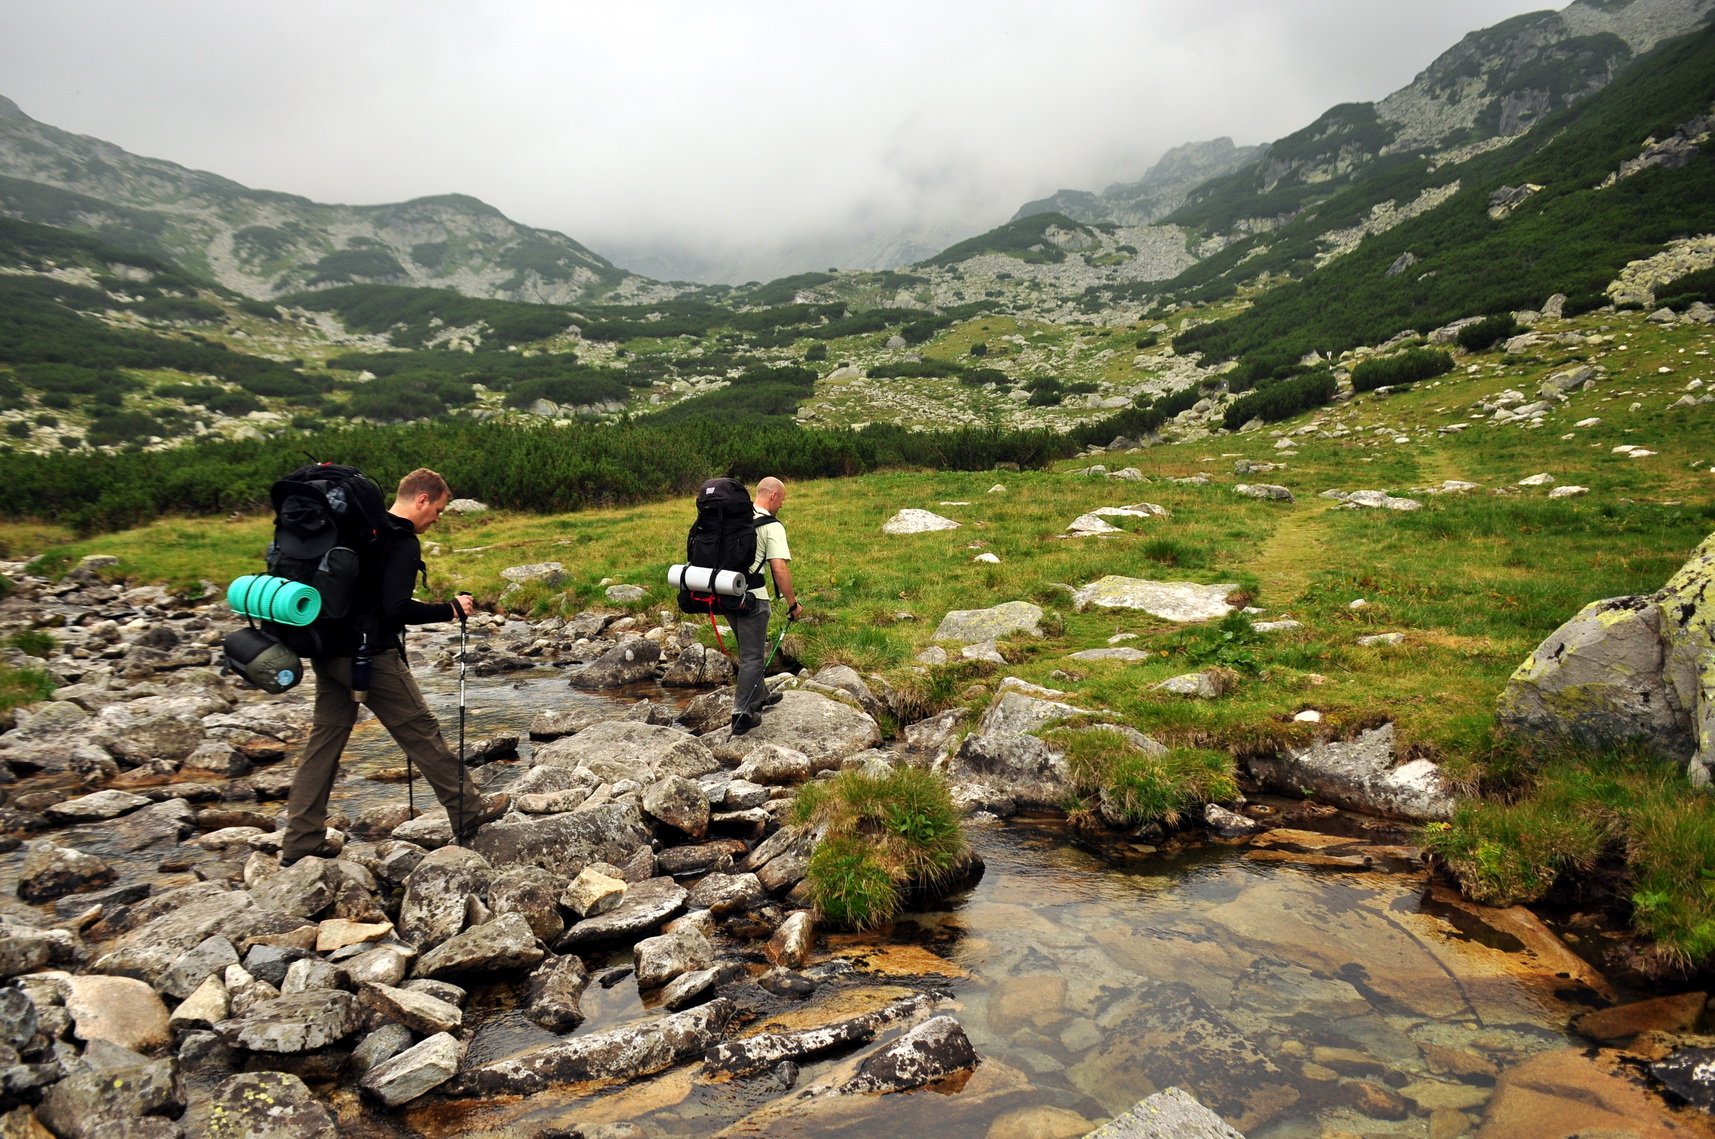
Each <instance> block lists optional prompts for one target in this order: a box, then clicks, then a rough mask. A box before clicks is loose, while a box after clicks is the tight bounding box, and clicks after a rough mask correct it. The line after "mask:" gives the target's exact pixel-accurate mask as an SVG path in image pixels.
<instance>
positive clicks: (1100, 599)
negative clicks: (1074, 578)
mask: <svg viewBox="0 0 1715 1139" xmlns="http://www.w3.org/2000/svg"><path fill="white" fill-rule="evenodd" d="M1237 588H1238V586H1237V585H1235V584H1234V583H1232V582H1219V583H1216V584H1215V585H1197V584H1196V583H1194V582H1189V581H1148V580H1146V579H1144V578H1136V577H1118V576H1115V575H1112V574H1110V575H1108V576H1107V577H1104V578H1102V579H1101V580H1099V581H1094V582H1091V583H1090V584H1089V585H1086V586H1084V587H1083V588H1082V589H1079V590H1078V591H1076V592H1075V593H1073V595H1072V603H1073V604H1074V605H1075V606H1077V608H1078V609H1079V610H1080V611H1082V610H1085V609H1088V608H1089V607H1090V606H1092V605H1096V606H1100V607H1101V608H1103V609H1141V610H1143V611H1144V612H1145V613H1148V614H1150V615H1151V616H1153V617H1160V618H1161V619H1162V620H1164V621H1178V622H1182V623H1183V622H1190V621H1211V620H1214V619H1215V618H1217V617H1225V616H1226V615H1227V614H1228V613H1231V612H1232V611H1233V607H1232V606H1231V605H1229V604H1227V595H1228V594H1229V593H1231V592H1233V590H1235V589H1237Z"/></svg>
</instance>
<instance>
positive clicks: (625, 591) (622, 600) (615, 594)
mask: <svg viewBox="0 0 1715 1139" xmlns="http://www.w3.org/2000/svg"><path fill="white" fill-rule="evenodd" d="M605 596H606V597H607V599H608V600H609V601H611V602H613V603H614V604H615V605H631V604H634V603H636V602H638V601H642V600H643V599H644V598H645V597H648V596H649V591H648V590H647V589H644V588H643V587H642V586H641V585H610V586H608V587H607V590H606V592H605Z"/></svg>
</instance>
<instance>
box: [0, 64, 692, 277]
mask: <svg viewBox="0 0 1715 1139" xmlns="http://www.w3.org/2000/svg"><path fill="white" fill-rule="evenodd" d="M0 169H4V170H5V171H6V174H5V176H3V177H0V213H4V214H7V215H9V216H12V217H18V218H23V219H25V220H28V221H33V222H38V223H41V224H44V225H53V226H60V227H63V228H67V229H74V230H80V231H84V232H90V233H95V234H98V235H99V236H101V237H102V238H104V239H105V240H107V241H109V242H111V243H113V244H116V245H122V246H128V247H132V248H138V249H143V250H146V251H148V252H151V253H156V254H159V255H161V256H164V257H167V258H170V259H171V260H173V261H176V262H177V263H179V264H181V265H184V266H185V267H186V268H187V269H190V270H191V271H193V272H196V273H200V274H203V275H205V276H207V277H208V278H209V279H211V280H213V281H217V282H219V283H220V284H222V285H225V286H227V287H228V288H231V289H235V290H237V291H239V292H241V293H245V294H248V295H250V296H256V297H273V296H278V295H280V294H282V293H287V292H292V291H295V290H298V289H303V288H314V287H318V286H322V285H343V284H352V283H375V284H395V285H419V286H426V287H434V288H446V289H453V290H455V291H457V292H461V293H465V294H467V295H470V296H482V297H496V298H501V299H505V300H518V301H537V302H555V303H562V302H570V301H578V300H584V299H588V298H594V297H605V296H610V295H611V296H616V297H645V296H649V295H653V294H657V293H659V292H661V291H662V290H661V288H660V286H657V285H656V284H655V283H654V282H651V281H649V280H647V279H645V278H641V277H637V276H635V275H633V274H630V273H627V272H625V271H624V270H621V269H618V268H615V267H614V266H613V265H612V264H611V263H610V262H608V261H607V260H606V259H605V258H603V257H600V256H598V255H596V254H595V253H592V252H591V251H590V250H588V249H586V248H584V247H583V246H582V245H580V244H578V243H577V242H576V241H573V240H572V239H571V238H569V237H567V236H565V235H564V234H561V233H555V232H553V231H552V230H544V229H533V228H531V227H529V226H523V225H520V224H518V223H517V222H514V221H512V220H511V219H509V218H507V217H506V216H505V215H504V214H502V213H501V212H500V211H498V210H496V209H495V208H494V207H492V206H489V205H487V204H486V203H484V202H481V201H478V200H477V199H475V198H471V197H466V196H464V195H458V194H449V195H443V196H439V197H430V198H418V199H415V200H413V201H409V202H403V203H398V204H391V205H380V206H341V205H329V204H324V203H320V202H313V201H310V200H309V199H308V198H301V197H298V196H296V195H292V194H280V193H272V192H269V191H264V190H252V189H250V188H248V187H246V186H242V185H240V184H239V183H237V182H233V181H231V180H229V179H226V178H222V177H220V176H218V175H215V174H209V173H206V172H204V171H200V170H191V169H188V168H186V167H183V166H179V165H177V164H176V163H172V162H166V161H162V160H160V159H155V158H145V157H142V156H140V155H135V154H131V153H129V152H128V151H125V150H123V149H121V148H119V147H117V146H114V145H113V144H112V143H108V142H103V141H102V140H100V139H96V138H89V137H87V136H85V135H77V134H72V133H70V132H68V131H62V130H59V129H58V128H56V127H52V126H49V125H47V124H46V123H40V122H37V121H36V120H35V119H32V118H30V117H29V116H28V115H26V114H25V113H24V112H23V111H21V110H20V109H19V108H18V106H17V104H15V103H13V102H11V101H10V100H7V99H4V98H0Z"/></svg>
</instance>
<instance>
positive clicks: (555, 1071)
mask: <svg viewBox="0 0 1715 1139" xmlns="http://www.w3.org/2000/svg"><path fill="white" fill-rule="evenodd" d="M732 1014H733V1003H732V1002H731V1001H730V1000H727V999H726V998H724V997H721V998H717V999H715V1000H713V1001H710V1002H709V1003H708V1004H706V1005H703V1006H701V1007H699V1008H694V1009H690V1010H689V1011H686V1012H679V1013H673V1014H672V1015H670V1016H664V1017H659V1018H657V1019H654V1020H647V1021H642V1022H640V1023H637V1024H630V1025H625V1026H623V1027H620V1028H614V1029H609V1030H608V1031H606V1032H597V1033H592V1034H590V1035H587V1036H574V1037H568V1038H564V1039H561V1040H557V1041H555V1042H553V1043H551V1044H546V1045H543V1046H542V1047H540V1048H536V1049H533V1050H532V1051H529V1052H525V1053H523V1054H522V1055H519V1056H514V1057H510V1058H508V1059H504V1060H494V1061H491V1062H490V1063H487V1064H483V1065H481V1066H479V1067H475V1068H470V1069H467V1070H465V1071H463V1072H461V1073H460V1074H459V1076H458V1077H457V1080H456V1082H455V1084H454V1085H453V1088H452V1089H451V1090H453V1091H455V1092H456V1093H459V1094H478V1095H504V1094H511V1095H530V1094H532V1093H534V1092H539V1091H541V1090H543V1089H544V1088H548V1087H552V1086H554V1085H556V1084H563V1083H571V1082H577V1081H584V1080H635V1079H638V1078H640V1077H643V1076H648V1075H653V1074H654V1073H656V1072H659V1071H661V1070H663V1069H664V1068H668V1067H671V1066H672V1065H673V1064H676V1063H680V1062H682V1061H685V1060H689V1059H692V1058H694V1057H698V1056H701V1055H702V1054H703V1053H704V1052H706V1051H708V1049H709V1048H710V1047H711V1046H713V1045H714V1044H715V1043H716V1042H717V1041H718V1040H719V1039H720V1036H721V1033H722V1032H723V1030H724V1029H725V1028H726V1024H727V1021H728V1020H730V1019H731V1017H732Z"/></svg>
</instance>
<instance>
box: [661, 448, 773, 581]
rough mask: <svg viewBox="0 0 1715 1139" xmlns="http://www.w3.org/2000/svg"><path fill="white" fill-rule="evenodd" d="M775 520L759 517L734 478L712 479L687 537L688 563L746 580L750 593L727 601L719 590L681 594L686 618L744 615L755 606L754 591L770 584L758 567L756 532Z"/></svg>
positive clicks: (700, 494)
mask: <svg viewBox="0 0 1715 1139" xmlns="http://www.w3.org/2000/svg"><path fill="white" fill-rule="evenodd" d="M774 522H775V519H773V518H770V517H767V516H764V517H761V518H758V517H757V516H756V509H755V507H754V505H753V504H752V503H751V501H750V492H749V491H748V490H746V489H745V488H744V484H743V483H741V482H739V481H738V480H737V479H733V478H718V479H710V480H709V481H708V482H706V483H704V484H703V485H702V486H701V487H700V488H698V490H697V519H696V521H694V522H692V523H691V529H690V531H689V533H687V534H686V535H685V564H686V565H687V566H692V567H696V568H700V569H710V570H716V571H732V572H736V573H741V574H743V575H745V588H746V592H745V593H744V594H743V595H742V596H739V597H727V596H723V595H721V594H718V593H715V592H714V591H713V590H710V591H708V592H700V591H698V590H694V589H680V590H679V610H680V612H682V613H742V612H744V611H746V610H747V609H749V608H750V607H751V602H752V600H753V596H752V594H751V593H750V592H749V591H750V590H752V589H755V588H757V587H758V586H760V585H762V584H763V582H764V581H765V580H766V579H765V578H764V577H763V575H762V572H761V568H762V567H760V566H759V565H757V558H756V531H757V529H758V528H759V527H762V526H767V525H769V524H771V523H774Z"/></svg>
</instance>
